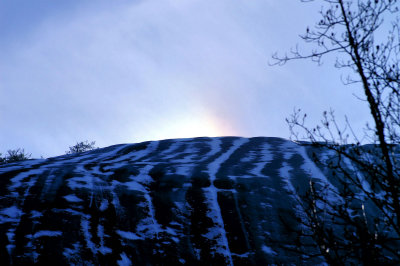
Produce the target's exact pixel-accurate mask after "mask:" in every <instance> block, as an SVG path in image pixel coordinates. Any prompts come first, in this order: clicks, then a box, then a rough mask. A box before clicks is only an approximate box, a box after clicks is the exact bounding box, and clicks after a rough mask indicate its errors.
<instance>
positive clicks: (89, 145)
mask: <svg viewBox="0 0 400 266" xmlns="http://www.w3.org/2000/svg"><path fill="white" fill-rule="evenodd" d="M95 144H96V142H95V141H91V142H89V141H87V140H85V141H80V142H77V143H76V144H75V145H74V146H70V147H69V150H68V151H66V152H65V154H74V153H81V152H85V151H90V150H94V149H96V148H97V147H96V146H95Z"/></svg>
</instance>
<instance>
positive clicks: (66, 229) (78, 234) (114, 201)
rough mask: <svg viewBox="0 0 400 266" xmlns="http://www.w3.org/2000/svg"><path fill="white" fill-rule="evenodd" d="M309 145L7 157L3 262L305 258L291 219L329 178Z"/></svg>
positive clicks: (156, 144)
mask: <svg viewBox="0 0 400 266" xmlns="http://www.w3.org/2000/svg"><path fill="white" fill-rule="evenodd" d="M311 149H312V148H311V147H309V146H307V145H299V144H296V143H294V142H291V141H287V140H284V139H279V138H261V137H260V138H250V139H248V138H237V137H222V138H194V139H177V140H163V141H153V142H144V143H139V144H123V145H115V146H111V147H108V148H102V149H98V150H94V151H90V152H86V153H81V154H75V155H64V156H60V157H55V158H50V159H45V160H29V161H24V162H20V163H14V164H7V165H2V166H0V264H1V265H8V264H15V265H19V264H31V263H38V264H53V265H65V264H83V265H86V264H102V265H116V264H119V265H131V264H132V265H180V264H187V265H199V264H204V265H243V264H245V265H266V264H281V263H283V264H303V263H305V262H304V261H303V258H302V257H299V255H298V253H296V252H294V251H291V248H290V247H293V246H294V245H296V243H298V241H299V239H297V238H296V235H294V234H293V233H291V232H290V230H288V229H287V224H283V223H282V219H285V221H289V222H291V223H293V224H294V225H295V224H296V223H297V220H296V217H299V216H301V215H302V213H301V208H300V207H299V206H298V201H297V200H298V198H297V197H298V194H299V193H300V194H301V193H302V192H304V191H305V190H306V188H307V187H308V183H309V180H310V178H313V179H314V180H317V181H318V182H321V183H328V184H330V185H332V184H331V182H330V179H329V178H327V177H326V175H324V173H323V170H321V169H320V168H319V167H317V166H316V165H315V164H314V162H313V161H312V160H311V159H310V153H311ZM295 226H296V225H295ZM321 262H323V259H322V258H320V257H316V258H315V259H314V260H311V261H307V262H306V264H308V263H311V264H315V263H321Z"/></svg>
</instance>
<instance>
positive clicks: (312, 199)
mask: <svg viewBox="0 0 400 266" xmlns="http://www.w3.org/2000/svg"><path fill="white" fill-rule="evenodd" d="M311 1H312V0H311ZM303 2H310V1H303ZM321 2H322V3H323V7H322V8H321V11H320V16H321V19H320V20H319V21H318V23H317V24H316V25H315V26H314V27H313V28H307V30H306V33H305V34H304V35H302V36H301V38H302V39H303V40H304V41H305V42H307V43H311V44H314V46H313V47H314V49H313V50H312V51H311V52H310V53H309V54H303V53H302V52H301V51H300V50H299V49H298V47H296V48H295V49H293V50H292V51H291V52H290V53H289V54H286V55H284V56H279V55H278V54H275V55H273V59H274V60H275V61H274V64H279V65H282V64H285V63H286V62H288V61H291V60H299V59H311V60H312V61H315V62H317V63H319V64H320V63H321V62H322V61H321V60H322V58H324V57H325V56H326V55H328V54H336V55H337V57H336V61H335V64H334V66H335V67H336V68H339V69H343V70H346V71H347V72H346V73H353V74H351V75H349V76H348V77H347V79H346V81H345V84H356V85H357V84H358V85H359V86H360V88H362V92H363V96H364V99H363V100H365V101H366V103H367V104H368V107H369V111H370V115H371V118H372V119H373V121H374V125H373V126H369V125H368V124H367V125H366V127H365V131H364V133H363V134H364V136H362V137H363V139H367V140H368V142H369V143H370V145H362V144H363V143H361V141H360V138H359V136H358V135H357V134H355V133H354V132H353V131H352V128H351V125H350V123H349V122H347V121H346V123H345V125H344V126H343V127H340V126H339V125H338V123H337V122H336V119H335V116H334V112H333V111H329V112H325V113H324V114H323V119H322V123H321V125H317V126H316V127H314V128H309V127H307V126H306V124H305V119H306V115H305V114H302V113H301V111H300V110H296V111H295V112H294V114H293V115H292V116H291V117H290V118H288V119H287V121H288V124H289V127H290V130H291V132H292V134H293V136H294V138H296V139H298V138H299V135H298V133H299V130H300V131H302V132H305V135H306V138H307V139H308V140H309V141H311V143H312V144H313V145H314V146H315V147H317V148H318V149H322V150H328V151H331V153H330V154H331V156H330V157H329V158H325V159H321V158H315V160H316V161H317V163H318V164H320V165H321V167H325V168H326V169H329V173H330V176H331V177H332V178H334V179H335V182H336V184H338V187H339V189H338V190H332V189H330V188H327V187H324V186H321V185H318V184H315V182H314V181H313V180H310V190H309V192H308V193H307V194H306V195H305V197H304V199H305V200H304V203H303V204H304V210H305V212H306V213H307V219H305V220H303V223H304V225H305V226H306V228H308V231H309V233H310V237H312V238H314V240H315V242H316V243H317V245H318V247H319V249H320V251H321V252H320V254H319V255H320V256H323V257H325V259H326V261H327V262H329V263H338V264H342V263H363V264H371V263H378V264H381V263H393V264H398V263H400V252H399V250H400V241H399V240H400V198H399V197H400V169H399V162H398V157H399V145H398V144H399V142H400V39H399V38H400V37H399V36H400V27H399V26H400V23H399V20H398V18H397V17H396V14H397V13H396V12H398V3H399V2H398V1H397V0H373V1H371V0H321ZM385 31H386V32H385ZM379 36H385V38H386V39H382V38H379ZM350 137H352V138H353V139H354V143H352V144H349V139H350ZM327 171H328V170H327ZM324 190H331V191H330V192H331V194H332V193H333V194H336V195H337V196H338V198H340V199H341V200H334V201H332V200H330V199H329V198H328V197H326V196H324V195H326V194H324V193H322V192H323V191H324ZM366 206H368V208H366ZM299 233H301V234H304V232H299Z"/></svg>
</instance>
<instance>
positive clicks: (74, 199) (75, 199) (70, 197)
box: [64, 194, 83, 203]
mask: <svg viewBox="0 0 400 266" xmlns="http://www.w3.org/2000/svg"><path fill="white" fill-rule="evenodd" d="M64 199H65V200H66V201H68V202H73V203H76V202H81V201H83V200H82V199H80V198H78V197H77V196H75V195H73V194H70V195H67V196H64Z"/></svg>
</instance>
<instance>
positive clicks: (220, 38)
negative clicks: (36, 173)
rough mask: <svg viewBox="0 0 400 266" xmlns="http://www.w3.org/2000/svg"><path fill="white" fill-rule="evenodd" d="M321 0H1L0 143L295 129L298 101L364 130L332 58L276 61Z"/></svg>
mask: <svg viewBox="0 0 400 266" xmlns="http://www.w3.org/2000/svg"><path fill="white" fill-rule="evenodd" d="M318 8H319V6H318V5H316V4H315V3H314V4H304V3H303V4H302V3H300V1H293V0H280V1H275V0H238V1H228V0H220V1H209V0H191V1H183V0H175V1H173V0H163V1H156V0H147V1H127V0H125V1H123V0H117V1H88V0H87V1H67V0H58V1H52V0H36V1H27V0H24V1H23V0H3V1H1V2H0V25H1V27H0V58H1V60H0V121H1V131H0V152H5V151H6V150H7V149H11V148H18V147H23V148H25V150H26V151H29V152H32V155H33V156H35V157H39V156H44V157H47V156H55V155H60V154H63V153H64V152H65V151H66V150H67V149H68V146H71V145H73V144H74V143H75V142H76V141H81V140H95V141H97V145H98V146H101V147H103V146H108V145H113V144H118V143H133V142H140V141H146V140H156V139H165V138H180V137H195V136H226V135H236V136H246V137H252V136H278V137H283V138H288V137H289V130H288V127H287V125H286V122H285V118H286V117H288V116H289V115H290V114H291V113H292V110H293V108H294V107H298V108H302V109H303V110H304V111H306V112H307V113H308V114H309V116H310V117H311V120H310V125H312V124H315V123H317V122H318V121H319V120H320V115H321V113H322V111H323V110H325V109H329V108H333V109H335V110H336V114H337V116H338V118H339V119H342V118H343V116H344V115H345V114H347V115H348V117H349V119H350V121H351V122H352V123H353V125H354V128H355V129H356V130H360V129H361V127H362V126H363V124H364V122H365V121H366V119H367V118H368V113H367V112H366V109H365V106H364V103H362V102H360V101H359V100H357V99H355V97H353V96H352V94H353V93H355V94H358V95H361V93H362V91H360V90H359V89H358V88H356V87H345V86H343V85H342V83H341V81H340V77H341V74H342V73H341V72H340V71H338V70H336V69H335V68H333V67H332V61H330V60H328V59H327V60H326V63H325V64H324V65H323V66H322V67H318V66H316V65H315V64H313V63H311V62H308V61H298V62H292V63H289V64H287V65H285V66H282V67H277V66H276V67H271V66H269V65H268V62H269V61H270V57H271V55H272V53H274V52H276V51H278V52H285V51H288V50H289V49H290V48H291V47H293V46H294V45H295V44H296V43H299V44H300V45H301V46H304V47H307V46H306V45H303V44H302V43H301V41H300V39H299V37H298V35H299V34H301V33H303V32H304V30H305V29H306V27H307V25H312V24H313V23H314V22H315V21H317V20H318V14H317V11H318Z"/></svg>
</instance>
